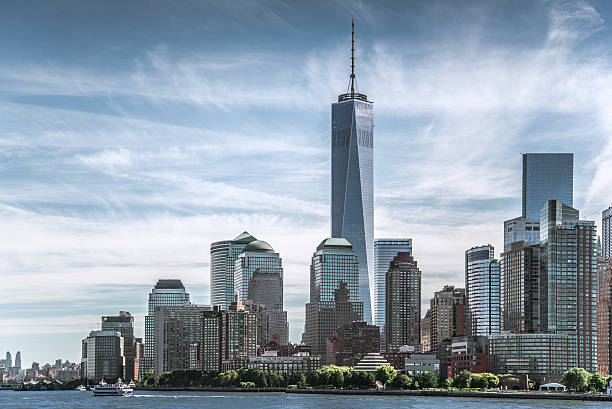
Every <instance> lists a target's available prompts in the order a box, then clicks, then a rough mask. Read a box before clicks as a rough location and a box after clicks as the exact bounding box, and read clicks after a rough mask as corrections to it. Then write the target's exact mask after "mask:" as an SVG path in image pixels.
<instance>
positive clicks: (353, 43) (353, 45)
mask: <svg viewBox="0 0 612 409" xmlns="http://www.w3.org/2000/svg"><path fill="white" fill-rule="evenodd" d="M351 28H352V30H351V98H355V20H354V19H351Z"/></svg>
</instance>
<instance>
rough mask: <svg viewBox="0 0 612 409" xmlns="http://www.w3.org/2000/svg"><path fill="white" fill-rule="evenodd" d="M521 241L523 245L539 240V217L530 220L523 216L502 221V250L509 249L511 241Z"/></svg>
mask: <svg viewBox="0 0 612 409" xmlns="http://www.w3.org/2000/svg"><path fill="white" fill-rule="evenodd" d="M517 241H522V242H524V243H525V245H530V244H531V245H534V244H538V243H539V242H540V219H539V218H538V219H537V220H531V219H525V218H523V217H516V218H514V219H510V220H506V221H505V222H504V251H510V246H511V245H512V243H515V242H517Z"/></svg>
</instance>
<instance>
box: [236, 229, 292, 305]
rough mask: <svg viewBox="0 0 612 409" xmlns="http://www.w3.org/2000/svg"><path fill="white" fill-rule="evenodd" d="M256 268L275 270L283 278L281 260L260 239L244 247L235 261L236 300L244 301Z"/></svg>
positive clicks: (268, 270) (270, 247)
mask: <svg viewBox="0 0 612 409" xmlns="http://www.w3.org/2000/svg"><path fill="white" fill-rule="evenodd" d="M257 270H262V271H265V272H275V273H277V274H278V275H279V276H280V280H281V288H282V280H283V261H282V259H281V258H280V256H279V254H278V253H276V252H274V249H273V248H272V246H270V245H269V244H268V243H266V242H265V241H262V240H256V241H253V242H251V243H249V244H247V245H246V246H245V247H244V250H243V251H242V253H240V255H239V256H238V258H237V259H236V261H235V267H234V293H235V294H236V295H237V296H238V301H241V302H243V303H244V302H246V301H247V300H248V295H249V282H250V281H251V278H252V277H253V274H254V273H255V271H257Z"/></svg>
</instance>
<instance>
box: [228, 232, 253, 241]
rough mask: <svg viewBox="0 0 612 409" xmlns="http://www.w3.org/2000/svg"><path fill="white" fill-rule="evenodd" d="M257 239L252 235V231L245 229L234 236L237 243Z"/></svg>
mask: <svg viewBox="0 0 612 409" xmlns="http://www.w3.org/2000/svg"><path fill="white" fill-rule="evenodd" d="M255 240H257V239H256V238H255V237H253V236H252V235H251V233H249V232H248V231H243V232H242V233H240V234H239V235H238V236H236V237H235V238H234V240H232V241H233V242H236V243H250V242H252V241H255Z"/></svg>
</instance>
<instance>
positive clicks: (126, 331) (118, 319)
mask: <svg viewBox="0 0 612 409" xmlns="http://www.w3.org/2000/svg"><path fill="white" fill-rule="evenodd" d="M102 331H118V332H120V333H121V336H122V337H123V356H124V357H125V371H124V373H123V375H121V376H122V378H123V379H125V380H127V381H131V380H136V379H138V373H135V371H134V368H135V360H136V344H135V338H134V317H132V315H131V314H130V313H129V312H127V311H119V315H109V316H103V317H102Z"/></svg>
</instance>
